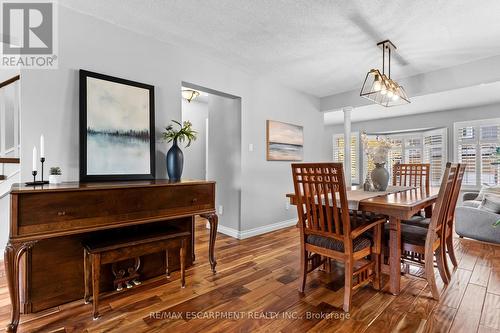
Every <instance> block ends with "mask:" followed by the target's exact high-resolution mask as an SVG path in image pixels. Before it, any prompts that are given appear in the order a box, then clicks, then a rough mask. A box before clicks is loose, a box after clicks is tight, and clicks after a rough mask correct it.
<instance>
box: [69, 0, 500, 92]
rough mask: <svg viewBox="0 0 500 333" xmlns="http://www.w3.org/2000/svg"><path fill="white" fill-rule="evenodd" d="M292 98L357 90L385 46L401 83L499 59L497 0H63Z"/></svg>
mask: <svg viewBox="0 0 500 333" xmlns="http://www.w3.org/2000/svg"><path fill="white" fill-rule="evenodd" d="M60 3H61V4H62V5H64V6H66V7H70V8H73V9H76V10H78V11H81V12H84V13H88V14H90V15H93V16H96V17H99V18H102V19H104V20H107V21H109V22H112V23H115V24H117V25H120V26H123V27H126V28H128V29H130V30H133V31H137V32H140V33H143V34H146V35H150V36H153V37H155V38H157V39H160V40H163V41H166V42H169V43H171V44H174V45H178V46H184V47H189V48H190V49H191V50H194V51H196V52H198V53H201V54H206V55H208V56H211V57H215V58H218V59H221V60H222V61H224V62H228V63H230V64H233V65H237V66H241V68H243V69H246V70H247V71H251V72H255V73H259V74H260V75H264V76H268V77H269V78H271V79H274V80H276V81H278V82H282V83H285V84H287V85H288V86H291V87H293V88H295V89H298V90H300V91H304V92H307V93H310V94H312V95H315V96H319V97H322V96H326V95H330V94H333V93H338V92H343V91H347V90H351V89H355V88H359V87H360V86H361V84H362V82H363V79H364V75H365V74H366V72H367V71H368V70H369V69H370V68H373V67H380V63H381V60H380V55H381V52H380V50H379V49H378V48H377V47H376V45H375V44H376V43H377V42H378V41H380V40H383V39H391V40H392V41H393V42H394V43H395V44H396V46H397V47H398V51H399V55H400V56H401V57H402V58H403V59H404V61H406V62H407V63H408V64H407V65H405V66H402V65H401V64H398V63H397V62H394V63H393V70H392V73H393V78H395V79H397V78H398V77H407V76H411V75H414V74H417V73H424V72H428V71H431V70H436V69H439V68H444V67H450V66H455V65H459V64H462V63H466V62H471V61H474V60H477V59H480V58H485V57H490V56H493V55H497V54H500V19H499V18H500V1H498V0H481V1H478V0H453V1H441V0H422V1H414V0H371V1H367V0H338V1H333V0H301V1H299V0H287V1H285V0H272V1H271V0H204V1H202V0H148V1H145V0H106V1H103V0H64V1H60Z"/></svg>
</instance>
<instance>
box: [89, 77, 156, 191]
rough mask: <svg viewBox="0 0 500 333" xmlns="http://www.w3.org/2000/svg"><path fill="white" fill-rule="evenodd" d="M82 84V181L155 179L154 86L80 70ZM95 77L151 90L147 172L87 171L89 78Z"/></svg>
mask: <svg viewBox="0 0 500 333" xmlns="http://www.w3.org/2000/svg"><path fill="white" fill-rule="evenodd" d="M79 77H80V79H79V85H80V89H79V90H80V126H79V128H80V133H79V134H80V144H79V146H80V181H81V182H96V181H129V180H153V179H155V172H156V171H155V170H156V169H155V161H156V159H155V98H154V86H152V85H149V84H145V83H140V82H135V81H131V80H127V79H122V78H118V77H114V76H109V75H105V74H100V73H95V72H90V71H87V70H83V69H80V70H79ZM88 78H95V79H99V80H105V81H110V82H113V83H118V84H124V85H129V86H133V87H137V88H142V89H146V90H148V92H149V156H150V161H149V164H150V170H149V173H145V174H102V175H101V174H99V175H96V174H92V175H89V174H88V173H87V143H88V141H87V79H88Z"/></svg>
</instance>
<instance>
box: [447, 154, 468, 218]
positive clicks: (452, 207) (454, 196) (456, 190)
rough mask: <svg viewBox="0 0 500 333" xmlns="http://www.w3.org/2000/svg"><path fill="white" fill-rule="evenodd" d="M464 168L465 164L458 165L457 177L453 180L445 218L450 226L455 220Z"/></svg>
mask: <svg viewBox="0 0 500 333" xmlns="http://www.w3.org/2000/svg"><path fill="white" fill-rule="evenodd" d="M465 168H466V166H465V164H458V170H457V176H456V179H455V183H454V185H453V193H452V195H451V200H450V204H449V207H448V213H447V217H446V221H447V222H448V223H450V225H451V224H452V223H453V219H454V218H455V208H456V206H457V201H458V196H459V195H460V189H461V187H462V180H463V179H464V174H465Z"/></svg>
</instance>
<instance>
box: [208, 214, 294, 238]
mask: <svg viewBox="0 0 500 333" xmlns="http://www.w3.org/2000/svg"><path fill="white" fill-rule="evenodd" d="M296 224H297V219H296V218H293V219H290V220H285V221H281V222H277V223H273V224H268V225H264V226H262V227H257V228H253V229H248V230H243V231H239V230H236V229H233V228H229V227H225V226H223V225H220V224H219V226H218V228H217V232H220V233H221V234H224V235H227V236H231V237H233V238H237V239H246V238H250V237H254V236H258V235H262V234H266V233H268V232H271V231H276V230H279V229H283V228H288V227H291V226H294V225H296ZM207 228H210V224H209V223H208V222H207Z"/></svg>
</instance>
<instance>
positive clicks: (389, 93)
mask: <svg viewBox="0 0 500 333" xmlns="http://www.w3.org/2000/svg"><path fill="white" fill-rule="evenodd" d="M392 96H394V92H393V91H392V90H390V89H389V91H388V92H387V97H389V98H391V97H392Z"/></svg>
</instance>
